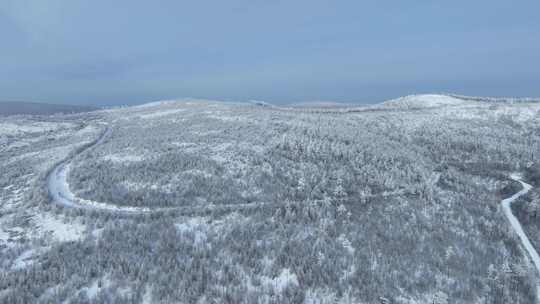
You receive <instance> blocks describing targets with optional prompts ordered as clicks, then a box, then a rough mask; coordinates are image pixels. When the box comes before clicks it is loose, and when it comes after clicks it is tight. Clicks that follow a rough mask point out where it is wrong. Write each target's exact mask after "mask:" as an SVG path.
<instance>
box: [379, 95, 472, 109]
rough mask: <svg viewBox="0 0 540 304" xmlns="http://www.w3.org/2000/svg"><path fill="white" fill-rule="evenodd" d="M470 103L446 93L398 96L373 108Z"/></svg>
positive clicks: (410, 107) (423, 106)
mask: <svg viewBox="0 0 540 304" xmlns="http://www.w3.org/2000/svg"><path fill="white" fill-rule="evenodd" d="M468 103H471V102H469V101H466V100H463V99H459V98H455V97H451V96H448V95H435V94H425V95H409V96H405V97H400V98H397V99H393V100H389V101H385V102H383V103H381V104H378V105H375V106H374V108H380V109H402V110H405V109H425V108H435V107H447V106H461V105H466V104H468Z"/></svg>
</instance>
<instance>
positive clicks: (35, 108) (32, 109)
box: [0, 101, 98, 116]
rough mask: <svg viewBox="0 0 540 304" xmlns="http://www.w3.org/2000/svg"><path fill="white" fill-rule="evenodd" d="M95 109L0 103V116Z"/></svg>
mask: <svg viewBox="0 0 540 304" xmlns="http://www.w3.org/2000/svg"><path fill="white" fill-rule="evenodd" d="M97 109H98V108H96V107H90V106H76V105H58V104H47V103H38V102H24V101H0V116H8V115H20V114H28V115H51V114H56V113H64V114H67V113H80V112H89V111H94V110H97Z"/></svg>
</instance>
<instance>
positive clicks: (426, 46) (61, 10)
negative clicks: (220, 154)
mask: <svg viewBox="0 0 540 304" xmlns="http://www.w3.org/2000/svg"><path fill="white" fill-rule="evenodd" d="M538 12H540V1H537V0H534V1H527V0H524V1H508V0H507V1H499V0H491V1H483V0H479V1H463V0H455V1H388V0H378V1H359V0H356V1H339V0H333V1H319V0H309V1H308V0H306V1H294V0H289V1H282V0H275V1H270V0H268V1H263V0H249V1H248V0H246V1H234V0H231V1H206V0H199V1H137V0H130V1H120V0H115V1H110V0H107V1H105V0H92V1H90V0H88V1H76V0H47V1H40V0H35V1H30V0H2V1H1V2H0V39H1V40H0V100H26V101H44V102H51V103H74V104H98V105H106V104H126V103H140V102H144V101H152V100H159V99H168V98H176V97H198V98H210V99H220V100H249V99H257V100H266V101H270V102H292V101H309V100H334V101H344V102H376V101H381V100H384V99H388V98H392V97H397V96H401V95H406V94H411V93H425V92H443V91H444V92H456V93H461V94H468V95H491V96H501V95H504V96H540V82H539V80H540V18H538Z"/></svg>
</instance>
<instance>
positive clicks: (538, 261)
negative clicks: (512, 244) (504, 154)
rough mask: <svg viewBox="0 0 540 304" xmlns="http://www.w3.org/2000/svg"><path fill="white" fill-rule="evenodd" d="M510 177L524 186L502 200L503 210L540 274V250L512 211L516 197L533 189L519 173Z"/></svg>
mask: <svg viewBox="0 0 540 304" xmlns="http://www.w3.org/2000/svg"><path fill="white" fill-rule="evenodd" d="M510 178H511V179H513V180H515V181H517V182H519V183H520V184H521V186H523V189H522V190H521V191H519V192H518V193H516V194H514V195H512V196H511V197H509V198H507V199H503V200H502V201H501V205H502V208H503V212H504V215H505V216H506V218H507V219H508V221H509V222H510V226H512V229H513V230H514V231H515V232H516V233H517V235H518V236H519V239H520V240H521V243H522V244H523V247H525V250H526V251H527V253H528V254H529V256H530V257H531V259H532V261H533V263H534V266H535V268H536V270H537V271H538V273H539V274H540V256H539V255H538V252H537V251H536V249H535V248H534V246H533V245H532V243H531V241H530V240H529V238H528V237H527V235H526V234H525V232H524V231H523V227H521V224H520V223H519V221H518V219H517V218H516V216H515V215H514V214H513V213H512V208H511V206H512V203H513V202H514V201H515V200H516V199H518V198H519V197H520V196H522V195H524V194H526V193H527V192H529V190H531V188H532V186H531V185H529V184H527V183H525V182H524V181H522V180H521V176H519V175H518V174H512V175H510Z"/></svg>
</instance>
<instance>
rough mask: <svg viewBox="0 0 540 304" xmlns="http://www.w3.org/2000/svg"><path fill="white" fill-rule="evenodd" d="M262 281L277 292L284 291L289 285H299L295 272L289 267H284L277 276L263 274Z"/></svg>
mask: <svg viewBox="0 0 540 304" xmlns="http://www.w3.org/2000/svg"><path fill="white" fill-rule="evenodd" d="M261 282H262V283H263V284H264V285H266V286H268V287H270V288H273V289H274V290H276V291H277V292H282V291H283V290H285V288H287V286H290V285H296V286H298V278H297V277H296V274H295V273H293V272H291V271H290V269H289V268H283V269H282V270H281V273H280V274H279V275H278V276H277V277H275V278H269V277H266V276H263V277H262V278H261Z"/></svg>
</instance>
